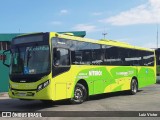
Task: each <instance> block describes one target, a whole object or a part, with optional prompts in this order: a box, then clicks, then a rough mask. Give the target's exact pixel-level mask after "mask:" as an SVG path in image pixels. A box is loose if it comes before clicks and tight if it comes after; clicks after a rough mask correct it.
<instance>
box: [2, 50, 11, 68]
mask: <svg viewBox="0 0 160 120" xmlns="http://www.w3.org/2000/svg"><path fill="white" fill-rule="evenodd" d="M10 53H11V51H10V50H5V51H4V52H3V65H5V66H7V67H9V66H10V63H9V59H7V56H9V55H10Z"/></svg>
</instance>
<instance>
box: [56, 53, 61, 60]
mask: <svg viewBox="0 0 160 120" xmlns="http://www.w3.org/2000/svg"><path fill="white" fill-rule="evenodd" d="M60 57H61V53H60V51H57V52H56V58H57V60H60Z"/></svg>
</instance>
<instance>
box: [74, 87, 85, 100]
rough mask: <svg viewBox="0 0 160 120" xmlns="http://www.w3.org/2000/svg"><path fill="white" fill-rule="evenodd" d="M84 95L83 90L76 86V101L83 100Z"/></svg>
mask: <svg viewBox="0 0 160 120" xmlns="http://www.w3.org/2000/svg"><path fill="white" fill-rule="evenodd" d="M83 97H84V94H83V90H82V89H81V88H79V87H78V88H76V89H75V91H74V100H75V101H82V100H83Z"/></svg>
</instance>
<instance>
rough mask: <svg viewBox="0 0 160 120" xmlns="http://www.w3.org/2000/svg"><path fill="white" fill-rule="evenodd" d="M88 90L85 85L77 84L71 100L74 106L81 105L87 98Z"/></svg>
mask: <svg viewBox="0 0 160 120" xmlns="http://www.w3.org/2000/svg"><path fill="white" fill-rule="evenodd" d="M87 96H88V95H87V90H86V88H85V87H84V85H82V84H80V83H77V84H76V86H75V89H74V97H73V98H71V99H70V102H71V103H72V104H81V103H83V102H84V101H85V100H86V98H87Z"/></svg>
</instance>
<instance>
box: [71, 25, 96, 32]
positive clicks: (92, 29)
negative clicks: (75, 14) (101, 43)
mask: <svg viewBox="0 0 160 120" xmlns="http://www.w3.org/2000/svg"><path fill="white" fill-rule="evenodd" d="M72 29H73V30H77V31H83V30H84V31H87V32H96V31H98V29H97V27H96V26H94V25H89V24H77V25H75V26H74V27H73V28H72Z"/></svg>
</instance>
